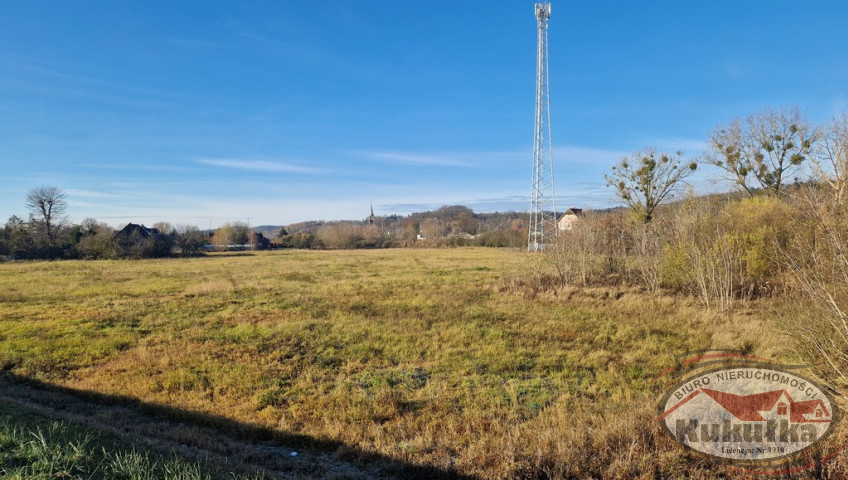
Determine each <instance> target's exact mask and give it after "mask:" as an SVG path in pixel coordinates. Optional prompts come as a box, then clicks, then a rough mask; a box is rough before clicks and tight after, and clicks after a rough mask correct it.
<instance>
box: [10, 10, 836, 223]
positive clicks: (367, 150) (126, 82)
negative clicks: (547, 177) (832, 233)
mask: <svg viewBox="0 0 848 480" xmlns="http://www.w3.org/2000/svg"><path fill="white" fill-rule="evenodd" d="M552 3H553V6H552V16H551V20H550V55H551V58H550V69H551V74H550V75H551V76H550V79H551V110H552V122H551V123H552V131H553V144H554V151H555V153H554V164H555V176H556V185H557V203H558V205H559V206H562V207H569V206H578V207H584V208H603V207H607V206H610V205H614V204H615V199H614V197H613V194H612V191H611V190H610V189H607V188H605V187H604V178H603V175H604V173H606V172H607V171H608V170H609V168H610V166H611V165H612V164H613V163H615V162H616V161H617V160H618V158H619V157H620V156H621V155H622V154H625V153H628V152H631V151H634V150H638V149H640V148H642V147H644V146H655V147H657V148H661V149H670V150H677V149H683V150H684V151H685V152H686V153H687V154H688V155H690V156H695V155H697V154H699V153H700V149H701V148H702V145H703V141H704V139H705V137H706V134H707V132H708V131H710V130H711V129H712V128H713V127H714V126H715V125H716V124H718V123H719V122H725V121H729V120H731V119H732V118H734V117H738V116H746V115H748V114H750V113H752V112H755V111H757V110H760V109H762V108H765V107H770V106H773V107H779V106H786V105H791V104H797V105H799V106H800V107H801V108H802V109H803V110H804V111H805V112H806V113H807V115H808V117H809V118H810V119H811V120H813V121H817V122H818V121H823V120H826V119H827V118H828V117H830V116H831V115H832V114H834V113H836V112H839V111H842V110H844V109H845V108H846V107H848V62H846V58H845V52H846V51H848V35H845V33H844V29H845V24H846V22H847V21H848V2H841V1H831V2H824V1H822V2H797V1H781V0H770V1H738V0H737V1H711V2H693V1H662V2H660V1H640V2H636V1H632V2H631V1H592V2H577V1H562V0H560V1H557V0H554V1H553V2H552ZM2 10H3V13H2V15H0V172H2V173H0V179H2V181H0V218H2V219H5V218H7V217H8V216H10V215H12V214H18V215H21V216H23V215H25V213H26V209H25V206H24V196H25V194H26V191H27V190H28V189H30V188H32V187H36V186H39V185H55V186H58V187H60V188H62V189H64V190H65V191H66V192H67V193H68V200H69V209H68V216H69V219H70V220H72V221H79V220H81V219H82V218H84V217H94V218H97V219H100V220H103V221H106V222H108V223H110V224H113V225H116V226H118V225H121V224H123V223H125V222H127V221H135V222H139V223H147V224H151V223H153V222H156V221H159V220H165V221H170V222H172V223H191V224H196V225H199V226H201V227H204V226H208V225H212V226H216V225H218V224H220V223H223V222H225V221H233V220H240V221H250V223H251V224H252V225H259V224H288V223H292V222H297V221H302V220H309V219H325V220H332V219H359V218H364V217H365V216H366V215H367V212H368V208H369V204H370V203H372V202H373V204H374V209H375V212H376V213H378V214H391V213H398V214H407V213H410V212H413V211H420V210H425V209H430V208H436V207H438V206H440V205H444V204H456V203H462V204H466V205H469V206H470V207H472V208H474V209H475V211H480V212H485V211H496V210H500V211H503V210H513V209H515V210H526V209H527V208H528V206H529V191H530V173H531V170H530V167H531V160H532V134H533V109H534V106H533V101H534V95H535V93H534V85H535V68H536V66H535V61H536V60H535V49H536V19H535V17H534V15H533V2H532V1H517V0H510V1H482V0H481V1H469V0H466V1H442V0H427V1H425V0H404V1H401V2H388V1H376V0H346V1H341V0H327V1H320V2H319V1H293V0H292V1H279V0H275V1H267V2H266V1H248V2H236V1H209V0H204V1H144V2H123V1H122V2H115V1H112V0H108V1H96V0H86V1H83V2H66V1H58V0H56V1H41V0H3V1H2ZM713 173H714V172H710V171H709V170H708V169H702V171H701V172H699V174H698V177H697V178H696V179H695V180H694V183H695V187H696V191H707V190H714V189H722V186H721V185H715V184H714V183H713V182H712V180H711V177H712V175H713Z"/></svg>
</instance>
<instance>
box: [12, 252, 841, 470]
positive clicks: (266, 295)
mask: <svg viewBox="0 0 848 480" xmlns="http://www.w3.org/2000/svg"><path fill="white" fill-rule="evenodd" d="M523 255H524V254H522V253H519V252H515V251H506V250H494V249H482V248H480V249H476V248H464V249H456V250H373V251H355V252H352V251H283V252H267V253H257V254H255V255H252V254H251V255H242V256H214V255H213V256H210V257H207V258H192V259H171V260H150V261H144V262H129V261H127V262H110V261H92V262H43V263H12V264H3V265H0V366H2V368H4V369H7V370H10V371H12V372H14V373H16V374H18V375H24V376H30V377H33V378H37V379H41V380H45V381H48V382H51V383H54V384H58V385H62V386H66V387H71V388H79V389H88V390H93V391H96V392H102V393H108V394H112V393H114V394H122V395H130V396H132V397H135V398H138V399H141V400H144V401H146V402H151V403H157V404H165V405H170V406H174V407H178V408H181V409H186V410H191V411H195V412H202V413H207V414H211V415H218V416H223V417H226V418H230V419H234V420H238V421H240V422H243V423H246V424H251V425H257V426H264V427H270V428H272V429H275V430H278V431H281V432H292V433H299V434H304V435H308V436H310V437H312V438H315V439H330V440H336V441H340V442H343V443H344V444H346V445H347V446H348V447H342V448H340V449H339V450H338V451H337V452H335V455H336V457H337V458H339V459H345V458H347V457H349V456H350V455H353V454H352V453H351V452H353V451H354V450H355V449H362V450H364V451H368V452H376V453H379V454H383V455H386V456H389V457H392V458H395V459H399V460H402V461H405V462H409V463H411V464H416V465H431V466H435V467H439V468H443V469H446V470H455V471H458V472H461V473H466V474H472V475H475V476H479V477H482V478H506V477H524V478H538V477H551V478H657V477H659V478H674V477H679V476H684V475H688V476H692V477H695V478H699V477H700V478H721V477H722V476H724V475H726V473H727V470H726V469H725V467H721V466H717V465H714V464H712V463H710V462H709V461H706V460H699V459H696V458H694V457H692V456H690V455H689V454H688V453H686V452H685V451H683V449H682V448H679V447H677V446H675V445H673V444H672V443H671V442H670V441H669V440H667V439H666V438H665V437H664V435H663V434H662V432H661V431H660V430H659V429H658V427H657V426H656V425H655V424H653V423H652V422H651V418H652V415H653V409H654V404H655V402H656V400H657V399H658V398H659V396H660V392H661V391H662V389H663V387H664V385H663V384H661V382H660V383H652V382H651V381H650V379H651V378H652V377H653V376H654V375H655V374H656V373H658V372H660V371H661V370H662V369H664V368H665V367H667V366H669V365H670V362H671V361H672V355H673V353H675V352H682V351H687V350H695V349H703V348H746V349H750V350H752V351H753V352H754V353H755V354H758V355H763V356H769V357H772V358H776V359H783V360H790V359H791V349H789V348H786V347H785V345H786V343H785V341H786V338H785V337H783V336H782V335H781V334H780V333H770V334H769V335H764V334H763V332H764V331H767V332H772V322H771V320H770V319H769V318H768V317H767V316H765V315H764V314H763V312H765V311H767V309H766V308H765V307H764V306H760V305H758V304H757V303H756V302H754V303H750V304H748V305H747V306H746V307H745V310H739V311H736V312H723V313H714V312H710V311H706V310H704V309H703V308H702V307H700V306H699V304H697V303H696V302H695V301H694V300H690V299H686V298H682V297H667V296H662V295H659V294H647V293H645V292H642V291H640V290H636V289H627V288H622V287H605V288H594V289H590V288H584V289H576V288H568V287H564V288H558V289H547V290H538V289H537V290H534V291H533V292H532V294H528V293H527V291H525V290H524V289H522V288H519V287H516V286H515V284H512V285H513V286H509V285H510V283H509V282H506V281H505V280H504V278H503V277H504V275H506V274H508V273H509V272H508V270H510V268H508V267H505V265H510V264H512V263H513V262H514V258H515V257H516V256H523ZM505 272H506V273H505ZM693 462H694V463H693ZM834 478H836V477H834Z"/></svg>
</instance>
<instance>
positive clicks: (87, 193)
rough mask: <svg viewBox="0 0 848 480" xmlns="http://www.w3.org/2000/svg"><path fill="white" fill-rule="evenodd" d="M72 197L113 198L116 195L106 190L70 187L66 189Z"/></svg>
mask: <svg viewBox="0 0 848 480" xmlns="http://www.w3.org/2000/svg"><path fill="white" fill-rule="evenodd" d="M65 193H67V194H68V195H69V196H71V197H82V198H112V197H114V196H115V195H114V194H111V193H106V192H97V191H94V190H83V189H78V188H69V189H67V190H65Z"/></svg>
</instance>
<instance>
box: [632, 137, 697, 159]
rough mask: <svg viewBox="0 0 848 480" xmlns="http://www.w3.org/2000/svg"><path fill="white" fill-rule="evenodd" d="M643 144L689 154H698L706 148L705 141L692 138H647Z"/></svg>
mask: <svg viewBox="0 0 848 480" xmlns="http://www.w3.org/2000/svg"><path fill="white" fill-rule="evenodd" d="M645 144H646V145H649V146H653V147H656V148H658V149H660V150H668V151H677V150H681V151H683V152H684V153H686V154H689V155H694V154H698V153H700V152H702V151H704V150H706V148H707V142H705V141H704V140H699V139H694V138H677V137H671V138H647V139H645Z"/></svg>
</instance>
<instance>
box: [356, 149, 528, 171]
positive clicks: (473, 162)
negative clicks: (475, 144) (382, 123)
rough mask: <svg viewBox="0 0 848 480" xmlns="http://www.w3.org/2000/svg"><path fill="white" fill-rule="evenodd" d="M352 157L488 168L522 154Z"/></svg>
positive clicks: (366, 154) (365, 153)
mask: <svg viewBox="0 0 848 480" xmlns="http://www.w3.org/2000/svg"><path fill="white" fill-rule="evenodd" d="M351 153H353V154H354V155H356V156H358V157H361V158H365V159H370V160H376V161H380V162H387V163H393V164H399V165H421V166H432V167H460V168H488V167H491V166H492V165H493V163H492V162H493V161H503V160H511V159H518V158H520V157H522V156H524V155H525V154H524V153H522V152H433V153H422V152H397V151H381V150H373V151H356V152H351Z"/></svg>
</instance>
